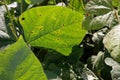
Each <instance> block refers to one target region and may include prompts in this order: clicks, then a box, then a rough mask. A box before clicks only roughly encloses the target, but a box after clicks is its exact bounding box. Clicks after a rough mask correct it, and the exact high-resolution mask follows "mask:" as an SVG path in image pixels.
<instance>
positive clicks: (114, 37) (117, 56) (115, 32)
mask: <svg viewBox="0 0 120 80" xmlns="http://www.w3.org/2000/svg"><path fill="white" fill-rule="evenodd" d="M103 43H104V45H105V47H106V49H107V50H108V52H109V53H110V55H111V56H112V58H113V59H114V60H116V61H118V62H120V25H117V26H114V27H113V29H112V30H111V31H110V32H109V33H107V35H106V36H105V37H104V39H103Z"/></svg>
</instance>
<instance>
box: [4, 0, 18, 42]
mask: <svg viewBox="0 0 120 80" xmlns="http://www.w3.org/2000/svg"><path fill="white" fill-rule="evenodd" d="M3 5H4V6H5V8H6V11H7V13H8V16H9V18H10V23H11V25H9V27H10V29H11V31H12V33H13V35H14V37H15V40H18V36H17V34H16V29H15V26H14V22H13V19H12V17H11V13H10V11H9V10H8V7H7V4H6V0H3Z"/></svg>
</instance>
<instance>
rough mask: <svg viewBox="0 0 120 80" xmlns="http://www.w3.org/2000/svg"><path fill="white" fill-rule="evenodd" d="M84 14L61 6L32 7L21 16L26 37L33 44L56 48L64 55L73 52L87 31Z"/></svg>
mask: <svg viewBox="0 0 120 80" xmlns="http://www.w3.org/2000/svg"><path fill="white" fill-rule="evenodd" d="M82 19H83V15H81V14H80V13H78V12H75V11H74V10H71V9H68V8H65V7H60V6H43V7H36V8H32V9H30V10H28V11H26V12H24V13H23V14H22V15H21V16H20V23H21V25H22V26H23V29H24V33H25V39H26V41H27V43H30V44H31V45H32V46H39V47H46V48H50V49H54V50H56V51H58V52H60V53H62V54H64V55H69V54H70V53H71V52H72V47H73V46H75V45H78V44H79V43H80V42H81V41H82V39H83V37H84V35H85V32H86V31H84V30H83V29H82V27H81V22H82Z"/></svg>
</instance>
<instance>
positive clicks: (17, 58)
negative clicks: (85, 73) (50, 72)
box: [0, 37, 47, 80]
mask: <svg viewBox="0 0 120 80" xmlns="http://www.w3.org/2000/svg"><path fill="white" fill-rule="evenodd" d="M0 80H47V79H46V76H45V74H44V72H43V69H42V66H41V64H40V62H39V60H38V59H37V58H36V57H35V55H34V54H33V53H32V51H31V50H30V49H29V48H28V47H27V45H26V44H25V42H24V41H23V39H22V37H20V38H19V40H18V41H17V42H16V43H14V44H12V45H10V46H8V47H7V48H5V50H2V51H0Z"/></svg>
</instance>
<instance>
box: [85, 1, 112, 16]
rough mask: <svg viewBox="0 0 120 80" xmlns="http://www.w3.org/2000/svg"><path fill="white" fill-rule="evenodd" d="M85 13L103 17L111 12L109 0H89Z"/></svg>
mask: <svg viewBox="0 0 120 80" xmlns="http://www.w3.org/2000/svg"><path fill="white" fill-rule="evenodd" d="M85 9H86V11H87V12H88V13H90V14H94V15H103V14H106V13H108V12H110V11H112V10H113V7H112V1H111V0H90V1H89V2H88V3H87V4H86V7H85Z"/></svg>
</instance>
